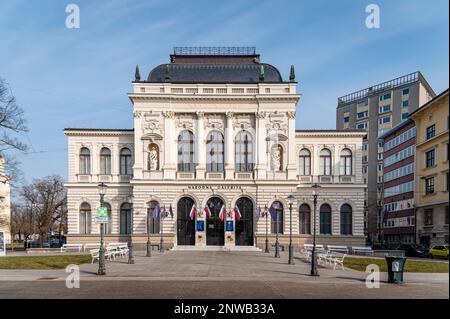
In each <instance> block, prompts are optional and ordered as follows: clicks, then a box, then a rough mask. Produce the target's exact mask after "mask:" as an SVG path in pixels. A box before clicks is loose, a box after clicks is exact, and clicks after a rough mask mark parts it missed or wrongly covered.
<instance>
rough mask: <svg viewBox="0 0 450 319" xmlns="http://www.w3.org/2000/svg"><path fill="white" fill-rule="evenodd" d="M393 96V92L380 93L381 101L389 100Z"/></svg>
mask: <svg viewBox="0 0 450 319" xmlns="http://www.w3.org/2000/svg"><path fill="white" fill-rule="evenodd" d="M390 98H391V93H386V94H384V95H380V101H384V100H388V99H390Z"/></svg>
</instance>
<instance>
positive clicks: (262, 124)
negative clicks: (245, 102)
mask: <svg viewBox="0 0 450 319" xmlns="http://www.w3.org/2000/svg"><path fill="white" fill-rule="evenodd" d="M266 117H267V113H266V112H256V130H257V131H256V143H255V144H257V145H258V147H257V152H258V157H257V158H258V161H257V163H256V178H257V179H266V178H267V165H268V163H267V141H266V139H267V129H266Z"/></svg>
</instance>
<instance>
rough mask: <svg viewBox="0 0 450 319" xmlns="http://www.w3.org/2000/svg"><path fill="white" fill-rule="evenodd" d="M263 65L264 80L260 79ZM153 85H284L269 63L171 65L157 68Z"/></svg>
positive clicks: (151, 79)
mask: <svg viewBox="0 0 450 319" xmlns="http://www.w3.org/2000/svg"><path fill="white" fill-rule="evenodd" d="M261 65H263V66H264V80H260V79H259V74H260V68H261ZM147 82H151V83H163V82H168V83H282V82H283V80H282V78H281V74H280V72H279V71H278V69H277V68H275V67H274V66H272V65H270V64H267V63H171V64H161V65H158V66H157V67H155V68H154V69H153V70H152V71H151V72H150V74H149V75H148V78H147Z"/></svg>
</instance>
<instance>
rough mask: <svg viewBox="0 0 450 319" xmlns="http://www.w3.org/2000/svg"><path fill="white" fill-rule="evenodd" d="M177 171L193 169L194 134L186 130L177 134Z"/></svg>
mask: <svg viewBox="0 0 450 319" xmlns="http://www.w3.org/2000/svg"><path fill="white" fill-rule="evenodd" d="M178 171H179V172H193V171H195V164H194V134H193V133H192V132H191V131H188V130H184V131H182V132H181V133H180V135H178Z"/></svg>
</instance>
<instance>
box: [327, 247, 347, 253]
mask: <svg viewBox="0 0 450 319" xmlns="http://www.w3.org/2000/svg"><path fill="white" fill-rule="evenodd" d="M327 250H328V251H330V252H338V253H343V254H348V248H347V247H346V246H336V245H327Z"/></svg>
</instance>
